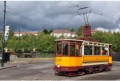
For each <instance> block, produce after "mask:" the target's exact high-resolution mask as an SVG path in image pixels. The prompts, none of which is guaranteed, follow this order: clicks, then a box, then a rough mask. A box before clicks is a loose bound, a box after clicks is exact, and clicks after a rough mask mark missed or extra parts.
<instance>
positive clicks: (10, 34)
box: [8, 29, 14, 39]
mask: <svg viewBox="0 0 120 81" xmlns="http://www.w3.org/2000/svg"><path fill="white" fill-rule="evenodd" d="M12 36H14V32H13V30H12V29H10V30H9V36H8V39H10V38H11V37H12Z"/></svg>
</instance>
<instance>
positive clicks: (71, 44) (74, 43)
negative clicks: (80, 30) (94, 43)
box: [70, 43, 75, 56]
mask: <svg viewBox="0 0 120 81" xmlns="http://www.w3.org/2000/svg"><path fill="white" fill-rule="evenodd" d="M71 45H74V47H73V49H74V50H73V54H71V51H72V50H71ZM70 56H75V43H70Z"/></svg>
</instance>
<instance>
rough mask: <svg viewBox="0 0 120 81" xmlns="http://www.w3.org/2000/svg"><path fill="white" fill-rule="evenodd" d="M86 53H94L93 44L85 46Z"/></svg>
mask: <svg viewBox="0 0 120 81" xmlns="http://www.w3.org/2000/svg"><path fill="white" fill-rule="evenodd" d="M84 55H92V46H84Z"/></svg>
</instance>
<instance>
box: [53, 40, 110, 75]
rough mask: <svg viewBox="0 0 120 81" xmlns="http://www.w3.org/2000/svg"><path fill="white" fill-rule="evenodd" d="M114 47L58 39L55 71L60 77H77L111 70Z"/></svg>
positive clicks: (56, 41) (90, 42)
mask: <svg viewBox="0 0 120 81" xmlns="http://www.w3.org/2000/svg"><path fill="white" fill-rule="evenodd" d="M111 52H112V45H111V44H107V43H100V42H94V41H87V40H81V39H56V40H55V58H54V70H55V73H56V74H58V75H61V74H62V75H70V76H71V75H75V74H80V75H82V74H85V73H92V72H95V71H104V70H107V71H108V70H111V66H112V56H111Z"/></svg>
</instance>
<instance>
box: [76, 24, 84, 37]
mask: <svg viewBox="0 0 120 81" xmlns="http://www.w3.org/2000/svg"><path fill="white" fill-rule="evenodd" d="M83 28H84V27H83V26H80V27H79V28H78V30H77V35H78V37H83Z"/></svg>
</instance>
